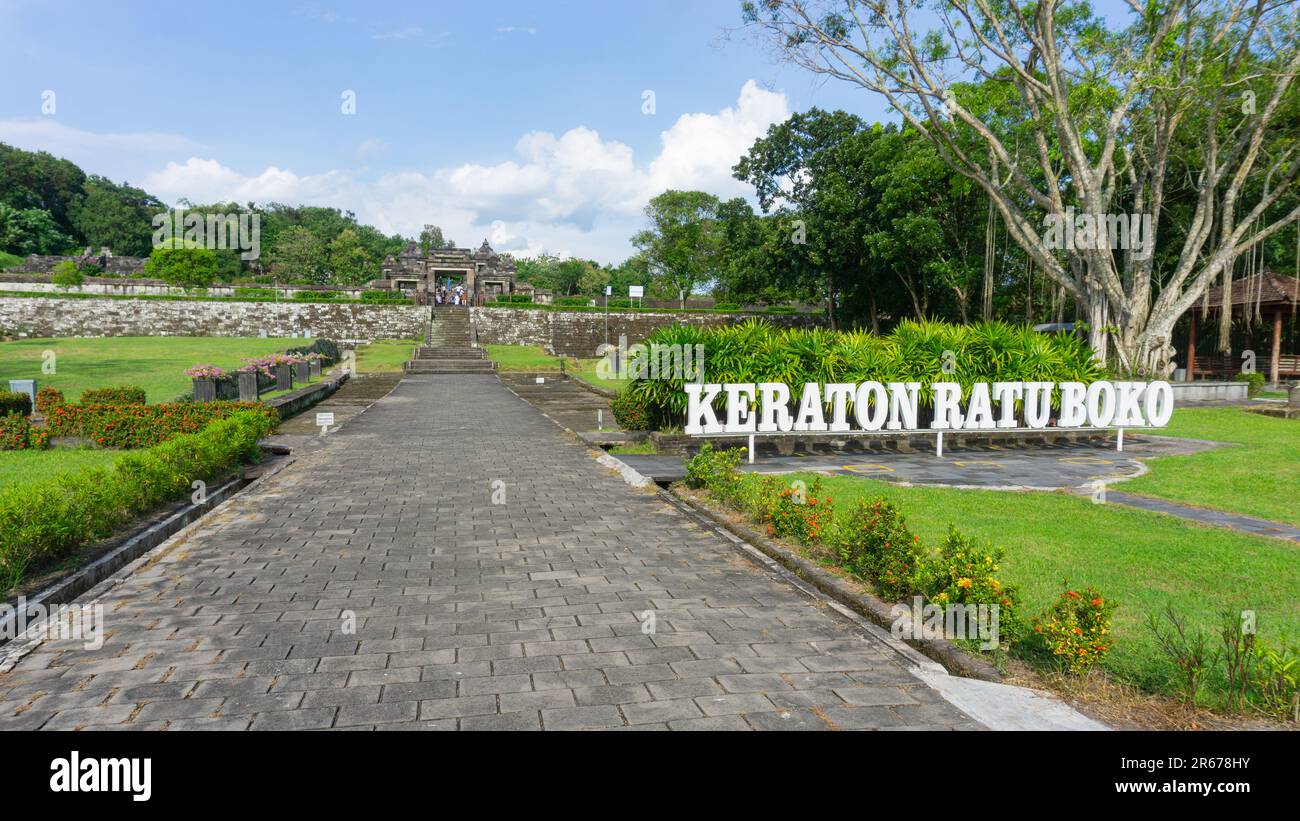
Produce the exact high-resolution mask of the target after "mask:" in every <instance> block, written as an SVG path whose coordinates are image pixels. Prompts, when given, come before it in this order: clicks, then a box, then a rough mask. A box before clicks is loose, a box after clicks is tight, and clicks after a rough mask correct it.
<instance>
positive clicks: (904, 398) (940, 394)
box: [683, 380, 1174, 462]
mask: <svg viewBox="0 0 1300 821" xmlns="http://www.w3.org/2000/svg"><path fill="white" fill-rule="evenodd" d="M930 388H931V390H932V391H933V394H934V418H933V420H932V421H931V422H930V425H929V430H931V431H933V432H934V434H935V453H936V455H938V456H943V434H944V432H945V431H963V430H979V431H993V430H1002V431H1008V432H1010V431H1026V430H1044V429H1046V428H1048V427H1049V422H1050V421H1051V415H1052V394H1053V392H1054V390H1056V389H1059V391H1060V398H1061V402H1060V412H1059V415H1058V417H1057V419H1056V427H1057V428H1073V429H1078V430H1106V429H1111V428H1114V429H1117V430H1118V436H1117V441H1116V447H1117V449H1119V450H1121V451H1122V450H1123V449H1124V429H1125V428H1147V427H1150V428H1162V427H1165V426H1166V425H1168V424H1169V418H1170V417H1171V416H1172V415H1173V412H1174V391H1173V388H1172V387H1170V385H1169V383H1168V382H1110V381H1105V380H1102V381H1097V382H1093V383H1091V384H1088V385H1085V384H1084V383H1082V382H1061V383H1060V384H1059V385H1058V384H1057V383H1055V382H976V383H974V384H973V385H972V386H971V390H970V397H969V399H967V400H966V402H965V403H964V405H963V403H962V386H961V385H960V384H959V383H956V382H935V383H933V384H932V385H931V386H930ZM685 390H686V399H687V409H686V425H685V427H684V428H683V431H684V432H685V433H686V434H687V435H688V436H725V435H735V434H742V435H748V436H749V461H750V462H753V461H754V436H755V435H756V434H773V435H780V434H819V433H825V434H837V433H838V434H844V433H849V434H851V433H904V432H912V431H917V430H920V429H921V426H920V424H919V422H918V418H919V415H920V398H921V383H920V382H890V383H888V384H886V383H881V382H863V383H861V384H852V383H829V384H824V385H822V384H818V383H816V382H808V383H806V384H805V385H804V386H803V392H802V393H801V394H800V397H799V403H798V408H797V410H796V411H795V412H794V413H793V414H792V413H791V412H790V399H791V397H792V393H791V390H790V386H788V385H786V384H785V383H783V382H760V383H757V384H756V383H752V382H751V383H747V384H728V385H720V384H717V383H712V384H700V383H696V384H687V385H686V386H685ZM719 396H725V399H726V402H725V404H726V411H725V414H726V415H725V419H724V420H720V419H719V418H718V415H717V413H716V412H715V411H714V407H713V403H714V401H715V400H716V399H718V397H719ZM850 403H852V413H851V414H850V410H849V405H850ZM1017 403H1019V404H1020V405H1021V406H1022V407H1023V409H1024V423H1025V426H1024V427H1022V426H1021V424H1020V420H1019V419H1018V418H1017V416H1016V406H1017ZM827 409H829V410H830V418H829V420H828V419H827V415H826V410H827Z"/></svg>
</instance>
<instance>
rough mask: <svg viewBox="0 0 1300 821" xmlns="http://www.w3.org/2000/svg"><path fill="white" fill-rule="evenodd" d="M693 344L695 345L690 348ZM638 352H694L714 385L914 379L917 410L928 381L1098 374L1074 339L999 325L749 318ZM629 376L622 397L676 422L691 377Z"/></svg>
mask: <svg viewBox="0 0 1300 821" xmlns="http://www.w3.org/2000/svg"><path fill="white" fill-rule="evenodd" d="M697 345H698V346H701V348H694V346H697ZM645 346H646V351H645V352H644V353H643V354H641V355H642V356H644V357H648V358H651V359H653V358H654V357H656V356H658V354H657V353H656V347H659V348H662V347H663V346H670V348H672V349H675V350H679V351H685V350H687V349H692V350H700V349H702V350H703V354H704V357H703V360H704V361H703V363H702V374H701V376H702V378H703V380H704V381H707V382H714V383H722V384H727V383H757V382H784V383H785V384H787V385H791V386H797V385H802V384H803V383H805V382H818V383H823V384H824V383H832V382H843V383H859V382H866V381H877V382H920V383H921V386H922V387H921V404H922V405H923V406H926V407H928V406H931V405H932V403H933V392H932V390H931V388H930V385H931V384H932V383H934V382H957V383H959V384H961V385H962V393H963V398H968V397H969V396H970V389H971V386H972V385H973V384H974V383H976V382H995V381H1004V382H1018V381H1025V382H1057V383H1059V382H1085V383H1087V382H1092V381H1095V380H1096V379H1099V378H1101V377H1102V376H1103V372H1102V369H1101V367H1100V366H1099V365H1098V363H1097V362H1096V360H1095V359H1094V358H1093V357H1092V354H1091V351H1090V350H1089V349H1088V346H1087V344H1086V343H1085V342H1084V341H1083V340H1082V339H1080V338H1078V337H1075V336H1071V335H1068V334H1056V335H1048V334H1041V333H1037V332H1035V331H1033V330H1032V329H1030V328H1028V327H1026V326H1018V325H1011V324H1008V323H1006V322H982V323H976V324H973V325H954V324H950V323H946V322H936V321H925V322H917V321H910V320H909V321H904V322H900V323H899V324H898V326H897V327H895V328H894V330H893V331H891V332H890V333H889V334H887V335H885V336H877V335H875V334H872V333H869V332H867V331H860V330H859V331H828V330H825V329H823V328H808V329H805V328H778V327H775V326H773V325H772V324H770V323H768V322H767V321H765V320H762V319H757V318H751V319H747V320H745V321H744V322H742V323H740V324H737V325H728V326H724V327H716V328H702V327H698V326H691V325H670V326H667V327H663V328H659V329H658V330H656V331H655V332H654V333H652V334H651V335H650V336H649V337H648V338H647V339H646V341H645ZM674 346H680V347H674ZM635 363H636V359H635V358H634V359H633V364H634V365H635ZM630 371H631V373H632V374H634V375H635V376H637V377H642V372H643V371H644V372H645V375H644V377H643V378H636V379H634V381H633V382H632V383H631V384H630V385H629V386H628V391H630V392H632V393H634V394H636V395H638V396H640V397H642V398H643V399H644V400H645V401H646V403H647V407H648V408H649V410H650V416H651V418H652V419H653V420H656V421H660V420H665V421H666V420H672V419H680V418H682V416H683V415H684V414H685V413H686V393H685V385H686V383H687V382H688V381H694V376H695V375H694V374H693V373H666V374H665V373H663V372H662V370H661V372H659V373H657V374H650V373H649V369H648V368H645V369H638V368H635V367H634V368H631V369H630ZM791 393H792V402H793V401H797V400H798V393H799V392H798V390H792V391H791ZM1058 398H1059V397H1055V396H1054V401H1055V400H1056V399H1058Z"/></svg>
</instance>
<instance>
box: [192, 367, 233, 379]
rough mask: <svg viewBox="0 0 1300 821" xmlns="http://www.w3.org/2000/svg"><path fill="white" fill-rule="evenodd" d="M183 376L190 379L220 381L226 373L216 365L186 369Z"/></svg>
mask: <svg viewBox="0 0 1300 821" xmlns="http://www.w3.org/2000/svg"><path fill="white" fill-rule="evenodd" d="M185 375H186V376H188V377H189V378H191V379H220V378H221V377H223V376H225V375H226V372H225V371H223V370H221V369H220V368H218V367H217V366H216V365H195V366H194V367H192V368H188V369H186V371H185Z"/></svg>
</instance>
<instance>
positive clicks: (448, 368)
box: [406, 359, 496, 373]
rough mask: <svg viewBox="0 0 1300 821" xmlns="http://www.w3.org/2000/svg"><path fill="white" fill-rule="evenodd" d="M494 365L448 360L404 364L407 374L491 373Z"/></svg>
mask: <svg viewBox="0 0 1300 821" xmlns="http://www.w3.org/2000/svg"><path fill="white" fill-rule="evenodd" d="M495 370H496V368H495V366H494V363H492V362H489V361H488V360H486V359H478V360H469V361H465V360H450V361H446V362H440V361H437V360H432V359H412V360H411V361H410V362H407V363H406V372H407V373H493V372H495Z"/></svg>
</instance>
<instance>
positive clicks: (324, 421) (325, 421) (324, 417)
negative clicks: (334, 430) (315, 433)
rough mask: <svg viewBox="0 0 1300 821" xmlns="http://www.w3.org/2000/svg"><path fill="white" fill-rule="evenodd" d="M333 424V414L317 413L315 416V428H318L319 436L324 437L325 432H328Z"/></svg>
mask: <svg viewBox="0 0 1300 821" xmlns="http://www.w3.org/2000/svg"><path fill="white" fill-rule="evenodd" d="M333 424H334V414H333V413H318V414H316V427H318V428H320V435H321V436H324V435H325V432H326V431H327V430H329V427H330V425H333Z"/></svg>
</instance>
